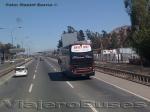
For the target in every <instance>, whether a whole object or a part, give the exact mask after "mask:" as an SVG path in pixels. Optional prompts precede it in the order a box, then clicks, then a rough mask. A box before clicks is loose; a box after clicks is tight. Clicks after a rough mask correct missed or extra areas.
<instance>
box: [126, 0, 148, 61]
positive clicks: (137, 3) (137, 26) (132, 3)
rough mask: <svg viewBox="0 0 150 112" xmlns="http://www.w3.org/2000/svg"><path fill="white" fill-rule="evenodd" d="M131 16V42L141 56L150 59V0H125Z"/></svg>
mask: <svg viewBox="0 0 150 112" xmlns="http://www.w3.org/2000/svg"><path fill="white" fill-rule="evenodd" d="M124 4H125V8H126V9H127V13H128V14H129V16H130V18H131V25H132V31H131V34H130V42H131V45H132V47H133V48H135V50H136V51H137V53H138V54H139V55H140V57H144V58H146V59H147V60H149V61H150V51H149V49H150V10H149V8H150V5H149V0H125V1H124Z"/></svg>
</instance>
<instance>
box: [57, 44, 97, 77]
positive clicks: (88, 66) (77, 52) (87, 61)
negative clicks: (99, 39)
mask: <svg viewBox="0 0 150 112" xmlns="http://www.w3.org/2000/svg"><path fill="white" fill-rule="evenodd" d="M58 63H59V65H60V68H61V71H62V72H63V73H64V74H66V75H67V76H71V77H82V76H83V77H87V78H89V77H90V76H93V75H95V70H94V58H93V51H92V48H91V45H90V44H88V43H79V42H78V43H75V44H71V45H69V46H66V47H63V48H61V49H60V52H59V58H58Z"/></svg>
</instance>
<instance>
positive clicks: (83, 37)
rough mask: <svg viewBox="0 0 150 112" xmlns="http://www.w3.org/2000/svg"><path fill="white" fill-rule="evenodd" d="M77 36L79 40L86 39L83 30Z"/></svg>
mask: <svg viewBox="0 0 150 112" xmlns="http://www.w3.org/2000/svg"><path fill="white" fill-rule="evenodd" d="M77 38H78V40H79V41H83V40H85V36H84V33H83V30H79V32H78V36H77Z"/></svg>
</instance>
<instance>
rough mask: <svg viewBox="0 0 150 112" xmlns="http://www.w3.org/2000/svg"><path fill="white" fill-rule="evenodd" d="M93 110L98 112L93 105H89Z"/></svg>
mask: <svg viewBox="0 0 150 112" xmlns="http://www.w3.org/2000/svg"><path fill="white" fill-rule="evenodd" d="M87 105H88V106H89V107H90V108H91V109H92V110H93V112H98V111H97V110H96V109H95V108H94V107H93V106H92V105H91V104H89V103H88V104H87Z"/></svg>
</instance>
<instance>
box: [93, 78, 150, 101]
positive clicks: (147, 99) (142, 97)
mask: <svg viewBox="0 0 150 112" xmlns="http://www.w3.org/2000/svg"><path fill="white" fill-rule="evenodd" d="M93 78H95V79H98V80H100V81H103V82H105V83H107V84H109V85H112V86H114V87H116V88H118V89H121V90H123V91H125V92H128V93H130V94H132V95H135V96H137V97H139V98H141V99H143V100H146V101H148V102H150V99H149V98H145V97H144V96H141V95H138V94H136V93H134V92H131V91H129V90H127V89H124V88H121V87H119V86H117V85H115V84H111V83H109V82H107V81H105V80H103V79H100V78H97V77H94V76H93Z"/></svg>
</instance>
